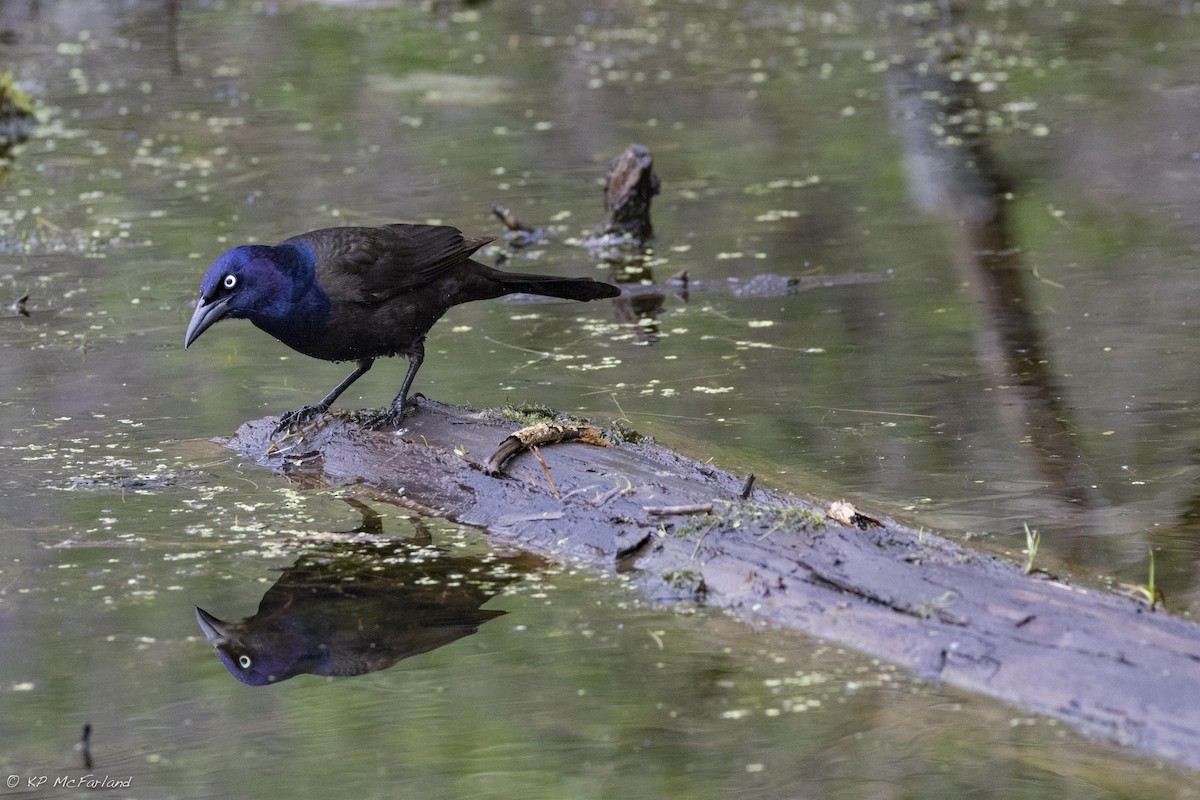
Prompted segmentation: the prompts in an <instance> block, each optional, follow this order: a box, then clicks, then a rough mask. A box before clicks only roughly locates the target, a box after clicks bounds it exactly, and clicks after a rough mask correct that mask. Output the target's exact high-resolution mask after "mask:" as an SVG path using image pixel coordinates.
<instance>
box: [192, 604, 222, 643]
mask: <svg viewBox="0 0 1200 800" xmlns="http://www.w3.org/2000/svg"><path fill="white" fill-rule="evenodd" d="M196 622H199V623H200V630H202V631H204V638H205V639H208V641H209V643H210V644H211V645H212V646H213V647H220V646H221V645H223V644H225V643H226V642H228V641H229V632H228V630H227V628H228V623H226V622H222V621H221V620H219V619H217V618H216V617H214V616H213V615H212V614H210V613H208V612H207V611H205V610H204V609H203V608H201V607H200V606H196Z"/></svg>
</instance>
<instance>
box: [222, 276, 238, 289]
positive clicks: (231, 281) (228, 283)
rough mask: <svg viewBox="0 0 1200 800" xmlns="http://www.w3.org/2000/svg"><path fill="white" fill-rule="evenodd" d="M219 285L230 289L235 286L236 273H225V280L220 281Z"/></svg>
mask: <svg viewBox="0 0 1200 800" xmlns="http://www.w3.org/2000/svg"><path fill="white" fill-rule="evenodd" d="M221 285H222V286H224V287H225V288H226V289H232V288H233V287H235V286H237V275H226V276H225V280H223V281H221Z"/></svg>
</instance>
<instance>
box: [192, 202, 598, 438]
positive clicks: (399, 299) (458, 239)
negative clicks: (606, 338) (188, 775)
mask: <svg viewBox="0 0 1200 800" xmlns="http://www.w3.org/2000/svg"><path fill="white" fill-rule="evenodd" d="M493 238H495V237H490V236H486V237H479V238H468V237H464V236H463V235H462V231H460V230H458V229H457V228H452V227H450V226H447V225H414V224H407V223H400V224H395V225H383V226H380V227H377V228H366V227H344V228H322V229H321V230H315V231H309V232H308V233H302V234H300V235H299V236H293V237H292V238H290V239H286V240H284V241H282V242H280V243H279V244H277V245H275V246H274V247H270V246H266V245H242V246H241V247H235V248H233V249H232V250H229V251H227V252H225V253H224V254H222V255H221V257H220V258H218V259H217V260H216V261H215V262H213V265H212V266H211V267H209V268H208V272H206V273H205V275H204V279H203V280H202V281H201V283H200V304H199V305H198V306H196V312H195V313H194V314H193V315H192V321H191V322H190V323H188V329H187V335H186V336H185V337H184V347H185V348H187V347H190V346H191V344H192V342H194V341H196V339H197V337H199V336H200V334H202V333H204V331H206V330H208V328H209V327H210V326H212V325H213V324H214V323H216V322H218V321H220V320H222V319H225V318H226V317H229V318H233V319H248V320H250V321H251V322H253V323H254V324H255V325H256V326H258V327H259V328H261V329H262V330H264V331H266V332H267V333H269V334H271V335H272V336H274V337H275V338H276V339H278V340H279V341H281V342H283V343H284V344H286V345H287V346H288V347H290V348H292V349H293V350H296V351H298V352H301V353H303V354H304V355H306V356H312V357H313V358H320V359H324V360H326V361H356V362H358V366H357V367H356V368H355V370H354V371H353V372H351V373H350V374H349V375H348V376H347V377H346V379H345V380H344V381H342V382H341V383H339V384H338V385H337V386H335V387H333V390H332V391H330V392H329V394H327V395H325V397H324V399H322V400H321V401H320V402H319V403H316V404H315V405H311V406H305V407H304V408H300V409H297V410H296V411H291V412H289V413H287V414H284V415H283V417H282V418H281V419H280V423H279V428H278V429H279V430H282V429H283V428H285V427H288V426H289V425H293V424H296V423H301V422H304V421H305V420H308V419H310V418H311V417H313V416H315V415H317V414H321V413H324V412H325V411H328V410H329V406H330V405H331V404H332V403H333V401H334V400H336V399H337V397H338V395H340V394H341V393H342V392H344V391H345V390H346V389H347V387H349V386H350V384H352V383H354V382H355V381H356V380H358V379H359V378H360V377H362V376H363V374H364V373H366V371H367V370H369V369H370V368H371V365H372V364H373V363H374V362H375V359H376V358H380V357H382V356H394V355H405V356H408V373H407V374H406V375H405V376H404V383H403V384H402V385H401V387H400V393H399V394H398V395H396V399H395V400H393V401H392V404H391V406H390V407H389V408H388V409H387V410H386V411H384V412H383V413H382V414H379V415H377V416H376V417H374V418H372V419H371V420H370V421H369V422H368V423H367V424H368V425H369V426H371V427H385V426H389V425H397V424H399V423H400V421H401V420H402V419H403V417H404V411H405V407H406V406H407V405H408V402H409V401H408V392H409V389H410V388H411V387H412V382H413V378H414V377H416V374H417V370H418V369H420V367H421V361H422V360H424V358H425V334H427V333H428V332H429V329H430V328H432V327H433V324H434V323H435V322H437V321H438V319H440V318H441V316H442V315H443V314H445V313H446V311H447V310H449V309H450V307H451V306H456V305H458V304H459V303H468V302H470V301H472V300H487V299H490V298H493V297H502V296H503V295H506V294H514V293H517V292H526V293H528V294H537V295H545V296H547V297H561V298H564V299H567V300H598V299H600V298H604V297H616V296H617V295H619V294H620V293H621V290H620V289H618V288H617V287H615V286H610V285H609V284H607V283H600V282H598V281H595V280H593V279H591V278H558V277H554V276H551V275H526V274H520V273H509V272H501V271H500V270H496V269H492V268H491V267H487V266H484V265H483V264H480V263H479V262H478V261H474V260H472V259H471V255H472V254H473V253H474V252H475V251H476V250H478V249H479V248H481V247H483V246H484V245H485V244H487V243H488V242H490V241H492V239H493Z"/></svg>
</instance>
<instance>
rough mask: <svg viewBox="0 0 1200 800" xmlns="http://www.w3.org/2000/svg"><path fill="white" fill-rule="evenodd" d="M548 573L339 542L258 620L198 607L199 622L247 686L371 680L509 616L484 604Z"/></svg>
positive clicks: (264, 604)
mask: <svg viewBox="0 0 1200 800" xmlns="http://www.w3.org/2000/svg"><path fill="white" fill-rule="evenodd" d="M541 566H542V562H541V561H540V559H537V558H536V557H534V556H529V555H518V556H513V557H496V558H490V559H489V558H474V557H464V556H450V555H447V554H446V553H445V552H444V551H440V550H436V549H433V548H430V547H418V546H415V545H412V544H406V543H396V542H389V543H387V544H386V545H384V546H382V547H380V546H377V545H366V546H364V545H362V544H354V543H337V544H333V545H330V546H329V547H328V548H326V549H323V550H321V551H319V552H317V553H309V554H306V555H304V556H302V557H301V558H300V559H299V560H298V561H297V562H296V563H295V564H294V565H292V566H291V567H289V568H288V569H286V570H284V572H283V575H281V576H280V578H279V580H278V581H276V582H275V585H274V586H272V587H271V588H270V589H268V590H267V593H266V594H265V595H264V596H263V598H262V601H261V602H260V603H259V606H258V613H256V614H255V615H254V616H252V617H249V618H247V619H244V620H241V621H240V622H223V621H222V620H220V619H218V618H217V617H215V616H213V615H212V614H210V613H208V612H207V611H205V610H204V609H202V608H197V609H196V620H197V621H198V622H199V623H200V628H201V630H203V631H204V636H205V638H207V639H208V641H209V642H211V643H212V645H213V647H214V648H216V651H217V657H218V658H220V659H221V661H222V662H223V663H224V664H225V666H226V668H228V670H229V672H230V674H232V675H233V676H234V677H235V678H237V679H238V680H240V681H241V682H242V683H247V684H250V685H251V686H264V685H266V684H269V683H277V682H279V681H282V680H287V679H288V678H291V677H293V676H295V675H300V674H302V673H310V674H313V675H335V676H345V675H361V674H363V673H365V672H374V671H376V670H381V669H387V668H388V667H390V666H392V665H393V664H395V663H396V662H397V661H399V660H401V659H403V658H408V657H409V656H415V655H417V654H419V653H425V652H428V651H430V650H434V649H436V648H438V647H441V646H442V645H446V644H450V643H451V642H453V641H454V640H456V639H461V638H462V637H464V636H469V635H470V634H472V633H474V632H475V631H476V630H477V629H478V628H479V626H480V625H482V624H483V623H485V622H487V621H488V620H489V619H492V618H493V617H498V616H500V615H501V614H503V613H504V612H503V611H488V610H484V609H481V608H480V606H482V605H483V604H484V603H486V602H487V601H488V600H489V599H491V598H492V597H493V596H494V595H496V594H497V593H498V592H500V590H502V589H503V588H504V587H505V586H506V585H508V584H510V583H512V582H514V581H517V580H520V579H521V578H523V577H525V575H527V574H529V573H530V572H532V571H535V570H537V569H539V568H540V567H541Z"/></svg>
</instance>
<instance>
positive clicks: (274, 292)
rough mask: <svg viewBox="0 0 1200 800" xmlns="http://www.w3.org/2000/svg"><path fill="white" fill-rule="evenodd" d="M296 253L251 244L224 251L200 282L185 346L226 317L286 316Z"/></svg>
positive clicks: (284, 249) (285, 249)
mask: <svg viewBox="0 0 1200 800" xmlns="http://www.w3.org/2000/svg"><path fill="white" fill-rule="evenodd" d="M295 256H296V254H295V252H294V251H293V250H292V248H283V247H267V246H265V245H249V244H248V245H242V246H241V247H235V248H233V249H232V250H228V251H226V252H225V253H222V254H221V257H220V258H218V259H217V260H216V261H214V262H213V264H212V266H211V267H209V268H208V272H206V273H204V279H203V280H202V281H201V282H200V302H199V304H198V305H197V306H196V311H195V313H194V314H192V321H191V322H190V323H188V328H187V334H186V335H185V336H184V340H183V346H184V348H185V349H186V348H188V347H190V346H191V344H192V342H194V341H196V339H198V338H199V337H200V334H202V333H204V332H205V331H206V330H208V329H209V328H210V327H212V326H213V325H214V324H215V323H217V322H220V321H221V320H222V319H225V318H226V317H229V318H231V319H249V320H252V321H256V322H257V321H265V320H269V319H272V318H278V317H283V316H285V315H286V314H287V312H288V310H289V307H290V306H291V303H292V297H293V293H294V275H293V273H294V266H295V265H294V263H293V262H294V261H295Z"/></svg>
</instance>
